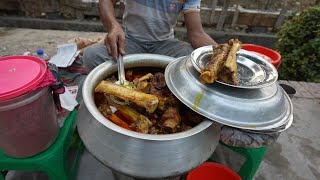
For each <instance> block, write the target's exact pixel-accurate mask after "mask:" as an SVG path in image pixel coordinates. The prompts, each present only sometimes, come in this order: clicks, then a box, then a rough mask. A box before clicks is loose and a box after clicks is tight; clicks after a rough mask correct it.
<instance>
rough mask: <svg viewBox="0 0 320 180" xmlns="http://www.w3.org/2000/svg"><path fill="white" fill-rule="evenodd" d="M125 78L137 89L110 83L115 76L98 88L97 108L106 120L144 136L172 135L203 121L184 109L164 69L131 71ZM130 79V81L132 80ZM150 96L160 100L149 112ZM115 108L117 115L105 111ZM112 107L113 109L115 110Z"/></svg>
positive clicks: (195, 114)
mask: <svg viewBox="0 0 320 180" xmlns="http://www.w3.org/2000/svg"><path fill="white" fill-rule="evenodd" d="M127 71H130V73H126V76H128V77H129V78H131V81H133V83H134V84H135V86H136V88H137V89H135V90H132V89H127V88H125V87H122V86H120V87H119V85H116V84H114V83H112V82H110V81H109V80H110V78H111V77H112V78H113V79H114V77H115V75H111V76H110V77H108V78H107V79H106V81H102V82H100V84H99V85H98V86H97V87H96V93H95V101H96V105H97V107H98V109H99V111H100V112H101V114H103V115H104V116H105V117H106V118H107V119H109V120H110V121H112V122H113V123H115V124H117V125H119V126H121V127H123V128H125V129H129V130H132V131H136V132H140V133H145V134H170V133H177V132H182V131H186V130H189V129H191V128H193V127H195V126H196V125H198V124H199V123H201V122H202V119H204V118H203V117H202V116H200V115H198V114H197V113H195V112H193V111H192V110H190V109H189V108H187V107H186V106H184V105H183V104H182V103H181V102H180V101H179V100H178V99H177V98H176V97H175V96H174V95H173V94H172V93H171V91H170V90H169V88H168V87H167V86H166V84H165V79H164V74H163V69H159V68H132V69H129V70H127ZM129 78H128V79H129ZM110 95H113V96H116V97H118V98H121V99H124V100H127V101H129V102H131V103H130V104H129V105H119V104H116V103H115V102H113V101H112V100H111V99H110ZM150 97H153V98H154V99H155V98H156V99H157V100H158V102H157V104H156V106H155V108H154V110H152V111H150V110H147V109H148V108H147V107H146V105H148V103H146V102H150V99H152V98H150ZM110 106H111V107H113V108H114V109H116V110H115V112H113V113H112V112H111V113H112V115H110V111H109V110H106V109H107V107H110ZM113 108H111V109H113Z"/></svg>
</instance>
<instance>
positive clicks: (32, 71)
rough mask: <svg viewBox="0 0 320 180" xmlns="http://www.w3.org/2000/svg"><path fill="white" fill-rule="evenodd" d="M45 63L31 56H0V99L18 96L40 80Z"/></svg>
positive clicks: (43, 72)
mask: <svg viewBox="0 0 320 180" xmlns="http://www.w3.org/2000/svg"><path fill="white" fill-rule="evenodd" d="M46 69H47V65H46V63H45V62H44V61H42V60H41V59H39V58H37V57H33V56H8V57H1V58H0V101H1V100H7V99H11V98H15V97H18V96H20V95H22V94H25V93H27V92H29V91H31V90H33V89H34V88H35V87H37V85H38V84H39V83H41V82H42V80H43V78H44V76H45V73H46Z"/></svg>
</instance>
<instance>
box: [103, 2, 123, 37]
mask: <svg viewBox="0 0 320 180" xmlns="http://www.w3.org/2000/svg"><path fill="white" fill-rule="evenodd" d="M117 1H118V0H99V14H100V19H101V22H102V24H103V26H104V27H105V28H106V29H107V31H109V30H110V29H112V28H114V27H115V26H120V25H119V23H118V22H117V20H116V15H115V12H114V6H115V4H116V3H117Z"/></svg>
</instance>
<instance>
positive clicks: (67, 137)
mask: <svg viewBox="0 0 320 180" xmlns="http://www.w3.org/2000/svg"><path fill="white" fill-rule="evenodd" d="M76 116H77V111H76V110H74V111H72V112H71V113H70V114H69V116H68V117H67V118H66V120H65V122H64V125H63V127H62V128H61V129H60V133H59V136H58V137H57V139H56V141H55V143H54V144H52V145H51V146H50V147H49V148H48V149H47V150H46V151H44V152H41V153H40V154H37V155H35V156H32V157H29V158H12V157H9V156H7V155H5V154H4V152H3V151H1V150H0V180H4V176H5V171H8V170H40V171H44V172H46V173H47V174H48V177H49V179H50V180H69V179H74V178H75V176H76V172H77V165H78V160H79V157H80V154H81V152H82V150H83V147H84V145H83V143H82V142H81V140H80V142H79V144H78V146H77V151H76V154H75V157H74V161H73V164H72V165H71V167H69V161H68V160H67V158H66V156H67V153H68V150H69V148H70V145H71V140H72V136H73V133H74V132H75V127H76V123H75V122H76ZM1 171H2V172H1Z"/></svg>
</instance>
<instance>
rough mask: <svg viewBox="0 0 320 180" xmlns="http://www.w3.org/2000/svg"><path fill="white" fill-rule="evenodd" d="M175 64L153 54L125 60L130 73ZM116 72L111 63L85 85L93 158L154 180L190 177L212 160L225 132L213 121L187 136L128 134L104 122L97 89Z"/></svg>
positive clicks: (82, 116) (83, 109)
mask: <svg viewBox="0 0 320 180" xmlns="http://www.w3.org/2000/svg"><path fill="white" fill-rule="evenodd" d="M172 60H174V59H173V58H171V57H168V56H162V55H153V54H135V55H127V56H125V57H124V62H125V68H131V67H159V68H165V67H166V65H167V64H168V63H170V62H171V61H172ZM116 71H117V65H116V64H115V63H114V62H113V61H108V62H105V63H103V64H101V65H100V66H98V67H96V68H95V69H94V70H93V71H92V72H91V73H90V74H89V75H88V77H87V78H86V80H85V82H84V84H83V92H82V93H83V102H82V103H81V106H80V109H79V113H78V116H77V117H78V119H77V123H78V131H79V134H80V137H81V139H82V141H83V142H84V144H85V146H86V148H87V149H88V151H89V152H90V153H91V154H92V155H93V156H95V157H96V158H97V159H98V160H99V161H100V162H101V163H103V164H104V165H106V166H108V167H110V168H111V169H113V170H115V171H117V172H120V173H122V174H125V175H128V176H131V177H135V178H148V179H149V178H166V177H173V176H178V175H181V174H184V173H186V172H188V171H189V170H191V169H193V168H195V167H197V166H199V165H200V164H202V163H203V162H204V161H206V160H207V159H208V158H209V157H210V156H211V154H212V153H213V151H214V150H215V148H216V146H217V144H218V141H219V137H220V127H219V125H218V124H216V123H214V122H212V121H209V120H205V121H203V122H202V123H200V124H199V125H198V126H196V127H194V128H192V129H190V130H188V131H184V132H181V133H176V134H169V135H150V134H142V133H137V132H133V131H129V130H126V129H123V128H121V127H119V126H117V125H116V124H113V123H112V122H111V121H109V120H108V119H106V118H105V117H104V116H102V115H101V114H100V112H99V111H98V109H97V107H96V105H95V103H94V97H93V94H94V88H95V87H96V85H97V84H98V83H99V82H100V81H101V80H102V79H104V78H106V77H107V76H109V75H111V74H112V73H114V72H116Z"/></svg>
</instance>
